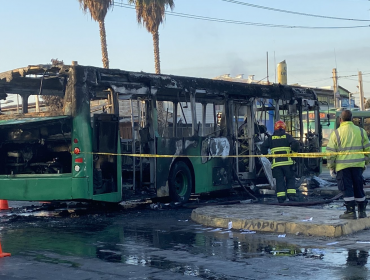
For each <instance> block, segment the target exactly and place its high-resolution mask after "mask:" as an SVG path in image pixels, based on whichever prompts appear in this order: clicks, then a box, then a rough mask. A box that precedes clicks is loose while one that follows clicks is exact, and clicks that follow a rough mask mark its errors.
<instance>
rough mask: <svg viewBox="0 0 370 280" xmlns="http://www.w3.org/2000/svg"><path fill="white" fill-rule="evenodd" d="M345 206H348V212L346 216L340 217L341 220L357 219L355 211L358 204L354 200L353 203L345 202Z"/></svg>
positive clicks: (345, 213)
mask: <svg viewBox="0 0 370 280" xmlns="http://www.w3.org/2000/svg"><path fill="white" fill-rule="evenodd" d="M344 205H345V206H346V208H347V211H346V212H344V214H342V215H340V216H339V218H340V219H350V220H355V219H357V217H356V209H355V207H356V202H355V201H354V200H353V201H345V202H344Z"/></svg>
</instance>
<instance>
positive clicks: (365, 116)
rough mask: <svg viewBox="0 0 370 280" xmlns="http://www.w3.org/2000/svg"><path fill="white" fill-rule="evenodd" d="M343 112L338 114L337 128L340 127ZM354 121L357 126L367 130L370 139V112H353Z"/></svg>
mask: <svg viewBox="0 0 370 280" xmlns="http://www.w3.org/2000/svg"><path fill="white" fill-rule="evenodd" d="M341 113H342V112H341V111H337V112H336V123H335V128H338V127H339V126H340V115H341ZM352 121H353V123H354V124H355V125H357V126H359V127H361V128H363V129H365V131H366V133H367V136H368V137H369V139H370V111H352Z"/></svg>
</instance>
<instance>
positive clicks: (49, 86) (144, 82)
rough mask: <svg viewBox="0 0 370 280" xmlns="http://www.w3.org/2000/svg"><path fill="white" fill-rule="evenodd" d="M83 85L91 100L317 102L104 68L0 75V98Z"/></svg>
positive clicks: (275, 87)
mask: <svg viewBox="0 0 370 280" xmlns="http://www.w3.org/2000/svg"><path fill="white" fill-rule="evenodd" d="M70 82H72V83H73V84H74V85H75V86H77V87H78V86H85V85H86V86H87V88H88V91H89V93H90V97H91V99H100V98H106V97H107V94H108V91H107V90H108V89H111V90H113V91H114V92H116V93H118V95H119V99H131V98H134V99H136V98H139V99H149V98H151V96H152V95H156V97H157V100H158V101H174V102H178V101H179V96H181V95H182V96H184V95H186V94H187V93H193V94H196V98H197V101H198V100H199V102H202V99H207V100H209V98H213V99H214V102H215V103H217V101H218V100H219V101H220V102H221V101H222V100H225V99H232V100H235V101H237V100H240V101H242V100H248V99H249V98H265V99H281V100H294V99H308V100H317V96H316V94H315V92H314V91H313V90H312V89H308V88H302V87H292V86H286V85H280V84H272V85H261V84H247V83H240V82H231V81H222V80H213V79H206V78H194V77H183V76H175V75H164V74H161V75H157V74H150V73H144V72H130V71H124V70H118V69H104V68H98V67H92V66H80V65H77V66H72V65H31V66H28V67H24V68H18V69H15V70H10V71H7V72H3V73H0V92H1V93H2V94H1V96H0V99H5V98H6V96H7V95H6V94H9V93H11V94H20V95H21V96H22V97H23V96H29V95H38V94H40V95H56V96H64V95H65V92H66V88H67V87H68V84H69V83H70Z"/></svg>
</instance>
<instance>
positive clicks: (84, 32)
mask: <svg viewBox="0 0 370 280" xmlns="http://www.w3.org/2000/svg"><path fill="white" fill-rule="evenodd" d="M116 2H118V3H119V2H120V0H116ZM121 2H122V3H124V4H126V3H127V2H126V1H125V0H123V1H121ZM231 2H233V1H231ZM234 2H235V1H234ZM236 2H242V3H249V4H254V5H260V6H265V7H270V8H275V9H281V10H288V11H294V12H300V13H305V14H315V15H322V16H329V17H336V18H348V19H362V20H367V21H353V20H351V21H348V20H331V19H324V18H317V17H307V16H302V15H294V14H288V13H282V12H274V11H271V10H266V9H257V8H252V7H249V6H246V5H241V4H234V3H230V2H227V1H222V0H175V9H174V12H176V13H182V14H190V15H196V16H203V17H211V18H217V19H223V20H233V21H240V22H254V23H264V24H274V25H289V26H298V25H299V26H310V27H314V26H315V27H328V26H331V27H340V26H368V27H365V28H355V29H294V28H273V27H258V26H251V25H245V24H231V23H221V22H213V21H203V20H196V19H190V18H183V17H178V16H173V15H170V14H169V15H167V17H166V21H165V23H164V24H163V25H162V26H161V27H160V51H161V68H162V73H163V74H174V75H182V76H195V77H205V78H213V77H216V76H219V75H222V74H231V76H235V75H237V74H244V77H248V75H255V79H256V80H262V79H264V78H265V77H266V76H267V66H266V65H267V63H266V53H267V52H268V53H269V77H270V78H269V80H270V81H275V65H276V64H277V63H278V62H280V61H283V60H286V62H287V65H288V83H289V84H293V83H300V84H304V85H309V86H317V87H321V86H331V85H333V81H332V79H331V76H332V69H333V68H335V67H337V69H338V75H339V76H340V77H341V76H342V78H340V79H339V85H341V86H343V87H345V88H346V89H348V90H349V91H351V92H356V91H357V87H356V86H357V85H358V78H357V74H358V71H362V72H363V75H364V76H363V80H364V90H365V97H367V98H370V27H369V26H370V1H369V0H325V1H322V0H320V1H319V0H310V1H308V0H299V1H292V0H289V1H288V0H280V1H276V0H275V1H273V0H258V1H257V0H237V1H236ZM0 24H1V26H2V28H1V38H2V44H1V45H0V72H4V71H7V70H11V69H15V68H18V67H25V66H27V65H31V64H46V63H50V60H51V59H52V58H58V59H59V60H63V61H64V63H66V64H70V63H71V61H72V60H76V61H78V63H79V64H81V65H92V66H98V67H102V61H101V49H100V37H99V27H98V23H96V22H94V21H93V20H91V18H90V16H89V15H88V14H84V13H83V12H82V10H81V9H80V7H79V3H78V1H77V0H63V1H56V0H33V1H29V0H13V1H4V0H2V3H1V9H0ZM106 31H107V42H108V53H109V59H110V67H111V68H118V69H123V70H128V71H144V72H152V73H153V72H154V58H153V43H152V36H151V34H149V33H148V32H147V31H146V29H145V28H144V27H142V26H139V25H138V24H137V21H136V14H135V10H134V9H128V8H122V7H118V6H115V7H114V8H113V10H111V11H109V12H108V14H107V17H106ZM343 76H345V77H343Z"/></svg>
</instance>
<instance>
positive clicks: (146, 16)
mask: <svg viewBox="0 0 370 280" xmlns="http://www.w3.org/2000/svg"><path fill="white" fill-rule="evenodd" d="M128 2H129V3H130V4H135V8H136V17H137V22H138V23H139V24H143V25H144V26H145V27H146V29H147V30H148V32H150V33H151V34H152V36H153V46H154V63H155V73H156V74H161V61H160V57H159V32H158V28H159V26H160V25H161V23H162V22H163V20H164V18H165V11H166V8H168V7H169V8H170V9H171V10H173V8H174V7H175V3H174V1H173V0H128ZM157 111H158V125H159V128H161V129H164V127H165V120H164V106H163V102H158V108H157Z"/></svg>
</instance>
